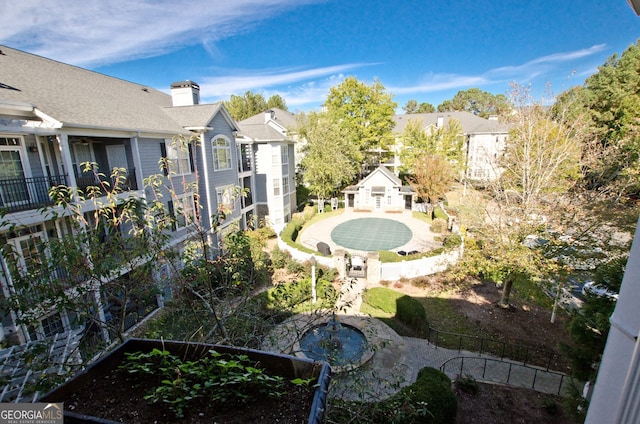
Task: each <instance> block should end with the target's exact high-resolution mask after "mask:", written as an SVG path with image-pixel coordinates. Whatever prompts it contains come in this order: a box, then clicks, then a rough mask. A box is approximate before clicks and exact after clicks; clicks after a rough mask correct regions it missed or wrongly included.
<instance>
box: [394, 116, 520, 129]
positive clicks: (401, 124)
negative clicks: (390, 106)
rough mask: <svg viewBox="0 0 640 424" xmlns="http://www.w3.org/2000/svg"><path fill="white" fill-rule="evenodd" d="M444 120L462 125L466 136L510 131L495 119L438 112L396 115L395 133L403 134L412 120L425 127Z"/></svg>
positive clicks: (444, 122)
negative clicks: (439, 119) (451, 120)
mask: <svg viewBox="0 0 640 424" xmlns="http://www.w3.org/2000/svg"><path fill="white" fill-rule="evenodd" d="M439 117H442V118H443V124H444V125H447V123H448V122H449V120H450V119H456V120H457V121H458V122H460V125H462V132H463V133H465V134H482V133H485V134H486V133H489V134H493V133H506V132H508V131H509V125H507V124H505V123H503V122H500V121H498V120H495V119H485V118H480V117H479V116H476V115H474V114H473V113H469V112H436V113H412V114H405V115H394V116H393V121H394V122H395V128H394V129H393V131H394V132H395V133H402V132H403V131H404V129H405V127H406V126H407V123H408V122H409V120H410V119H413V120H418V121H421V122H422V123H423V126H424V127H427V126H429V125H434V126H435V125H436V124H437V122H438V118H439Z"/></svg>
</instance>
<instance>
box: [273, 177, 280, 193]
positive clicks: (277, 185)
mask: <svg viewBox="0 0 640 424" xmlns="http://www.w3.org/2000/svg"><path fill="white" fill-rule="evenodd" d="M273 195H274V196H280V178H274V179H273Z"/></svg>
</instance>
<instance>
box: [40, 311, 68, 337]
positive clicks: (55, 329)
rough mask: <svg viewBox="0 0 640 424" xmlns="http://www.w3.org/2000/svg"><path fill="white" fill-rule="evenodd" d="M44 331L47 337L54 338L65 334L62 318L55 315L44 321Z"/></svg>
mask: <svg viewBox="0 0 640 424" xmlns="http://www.w3.org/2000/svg"><path fill="white" fill-rule="evenodd" d="M41 322H42V330H43V332H44V336H45V337H52V336H54V335H56V334H59V333H64V325H63V324H62V317H61V316H60V314H59V313H55V314H53V315H51V316H49V317H47V318H45V319H43V320H42V321H41Z"/></svg>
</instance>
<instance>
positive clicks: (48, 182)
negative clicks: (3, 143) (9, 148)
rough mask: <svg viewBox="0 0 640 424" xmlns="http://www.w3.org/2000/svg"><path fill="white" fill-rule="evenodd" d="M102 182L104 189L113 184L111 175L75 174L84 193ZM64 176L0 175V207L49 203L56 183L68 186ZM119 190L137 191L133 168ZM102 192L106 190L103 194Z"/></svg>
mask: <svg viewBox="0 0 640 424" xmlns="http://www.w3.org/2000/svg"><path fill="white" fill-rule="evenodd" d="M101 182H105V183H107V189H110V188H111V187H113V185H114V184H115V181H114V179H113V178H111V177H110V176H106V177H103V176H101V177H100V178H98V177H96V176H95V175H93V174H91V175H88V174H82V175H76V183H77V185H78V188H79V189H80V190H82V191H83V192H85V193H86V192H87V187H90V186H93V187H97V194H100V193H101V192H103V191H104V190H103V188H102V185H101V184H100V183H101ZM68 184H69V181H68V178H67V176H66V175H52V176H49V177H33V178H2V179H0V208H5V209H6V210H7V212H9V213H11V212H20V211H26V210H29V209H37V208H42V207H45V206H51V205H52V204H53V201H52V199H51V197H50V196H49V190H50V189H51V188H52V187H55V186H59V185H68ZM118 189H119V190H120V191H129V190H138V182H137V179H136V170H135V169H134V168H130V169H128V170H127V174H126V177H125V180H124V183H123V184H121V186H120V187H118ZM102 194H105V193H102Z"/></svg>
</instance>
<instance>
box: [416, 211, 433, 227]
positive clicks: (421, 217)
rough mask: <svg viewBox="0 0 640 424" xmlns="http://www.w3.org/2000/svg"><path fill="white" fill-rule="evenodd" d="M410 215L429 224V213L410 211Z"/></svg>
mask: <svg viewBox="0 0 640 424" xmlns="http://www.w3.org/2000/svg"><path fill="white" fill-rule="evenodd" d="M411 216H412V217H413V218H415V219H419V220H420V221H424V222H426V223H428V224H431V221H432V220H431V214H430V213H422V212H416V211H413V212H411Z"/></svg>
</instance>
